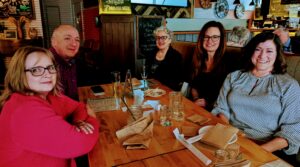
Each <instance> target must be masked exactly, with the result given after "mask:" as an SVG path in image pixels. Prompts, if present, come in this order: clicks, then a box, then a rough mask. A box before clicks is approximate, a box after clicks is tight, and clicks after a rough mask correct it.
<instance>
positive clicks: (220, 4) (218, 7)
mask: <svg viewBox="0 0 300 167" xmlns="http://www.w3.org/2000/svg"><path fill="white" fill-rule="evenodd" d="M228 10H229V5H228V2H227V0H218V1H217V2H216V4H215V14H216V15H217V16H218V17H219V18H224V17H225V16H227V14H228Z"/></svg>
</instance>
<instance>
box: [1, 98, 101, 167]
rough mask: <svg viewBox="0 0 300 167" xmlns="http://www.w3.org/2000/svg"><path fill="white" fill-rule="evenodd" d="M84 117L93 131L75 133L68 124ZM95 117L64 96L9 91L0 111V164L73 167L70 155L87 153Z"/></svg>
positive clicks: (92, 139)
mask: <svg viewBox="0 0 300 167" xmlns="http://www.w3.org/2000/svg"><path fill="white" fill-rule="evenodd" d="M70 115H72V118H73V122H75V121H77V120H85V121H87V122H89V123H91V124H92V125H93V126H94V128H95V130H94V133H93V134H85V133H83V132H78V131H77V130H76V129H75V126H74V125H72V124H70V123H68V122H67V121H66V120H65V119H66V117H68V116H70ZM98 128H99V125H98V123H97V120H96V119H95V118H92V117H89V116H88V115H87V112H86V109H85V105H84V104H82V103H78V102H76V101H74V100H72V99H70V98H68V97H66V96H64V95H61V96H53V95H48V101H46V100H43V99H41V98H40V97H38V96H25V95H21V94H18V93H14V94H12V96H11V97H10V99H9V100H8V101H7V102H6V103H5V105H4V107H3V108H2V111H1V113H0V166H1V167H20V166H22V167H40V166H43V167H70V166H71V167H74V166H76V164H75V161H74V159H73V158H74V157H77V156H80V155H83V154H86V153H88V152H89V151H90V150H91V149H92V148H93V146H94V145H95V143H96V141H97V139H98V136H99V133H98Z"/></svg>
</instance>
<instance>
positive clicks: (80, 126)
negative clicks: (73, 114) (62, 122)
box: [75, 121, 95, 134]
mask: <svg viewBox="0 0 300 167" xmlns="http://www.w3.org/2000/svg"><path fill="white" fill-rule="evenodd" d="M75 126H76V130H77V131H78V132H84V133H85V134H93V133H94V130H95V128H94V127H93V125H91V124H90V123H87V122H84V121H79V122H78V123H76V125H75Z"/></svg>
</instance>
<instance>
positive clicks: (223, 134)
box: [201, 123, 239, 149]
mask: <svg viewBox="0 0 300 167" xmlns="http://www.w3.org/2000/svg"><path fill="white" fill-rule="evenodd" d="M238 131H239V130H238V129H237V128H235V127H232V126H226V125H222V124H219V123H218V124H217V125H215V126H214V127H212V128H210V129H208V130H207V132H206V133H205V134H204V135H203V138H202V139H201V141H202V142H203V143H206V144H209V145H212V146H214V147H217V148H220V149H225V148H226V147H227V145H228V144H229V141H230V140H231V139H232V137H233V136H234V135H236V134H237V132H238Z"/></svg>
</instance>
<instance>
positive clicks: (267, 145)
mask: <svg viewBox="0 0 300 167" xmlns="http://www.w3.org/2000/svg"><path fill="white" fill-rule="evenodd" d="M243 59H244V61H243V62H244V66H243V69H242V70H238V71H235V72H232V73H230V74H229V75H228V76H227V78H226V80H225V81H224V84H223V87H222V89H221V91H220V95H219V97H218V100H217V102H216V104H215V108H214V109H213V110H212V113H213V114H214V115H217V116H219V117H220V118H221V119H223V120H224V121H225V122H228V123H230V124H231V125H233V126H235V127H237V128H239V129H240V130H242V131H243V132H244V133H245V134H246V135H247V137H249V138H251V139H253V140H254V141H257V142H258V143H259V144H261V147H262V148H263V149H265V150H266V151H269V152H274V151H279V152H275V154H276V153H279V154H280V153H281V151H284V152H285V153H286V154H288V155H293V154H294V158H295V154H296V153H297V152H298V150H299V146H300V87H299V84H298V82H297V81H296V80H295V79H294V78H292V77H291V76H289V75H288V74H287V73H286V67H287V66H286V63H285V60H284V57H283V53H282V47H281V42H280V40H279V37H278V36H277V35H275V34H273V33H271V32H265V33H261V34H258V35H256V36H255V37H254V38H252V39H251V41H250V42H249V43H248V44H247V45H246V47H245V52H244V57H243ZM295 159H296V158H295ZM297 166H299V164H298V165H297Z"/></svg>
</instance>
